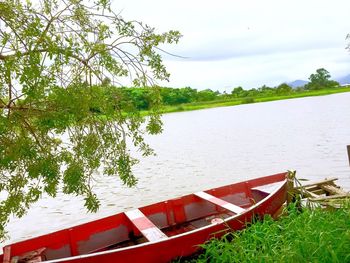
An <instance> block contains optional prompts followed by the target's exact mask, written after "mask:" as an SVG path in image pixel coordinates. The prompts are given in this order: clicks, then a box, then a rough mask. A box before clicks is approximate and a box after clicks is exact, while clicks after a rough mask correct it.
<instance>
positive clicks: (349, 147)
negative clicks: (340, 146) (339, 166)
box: [346, 145, 350, 165]
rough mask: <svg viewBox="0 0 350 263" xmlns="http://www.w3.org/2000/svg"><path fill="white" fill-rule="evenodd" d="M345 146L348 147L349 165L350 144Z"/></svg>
mask: <svg viewBox="0 0 350 263" xmlns="http://www.w3.org/2000/svg"><path fill="white" fill-rule="evenodd" d="M346 148H347V149H348V158H349V165H350V145H348V146H346Z"/></svg>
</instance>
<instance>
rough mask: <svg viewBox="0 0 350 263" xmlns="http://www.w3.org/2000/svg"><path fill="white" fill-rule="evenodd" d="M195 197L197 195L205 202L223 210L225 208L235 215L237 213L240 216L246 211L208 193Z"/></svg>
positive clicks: (201, 193) (199, 193)
mask: <svg viewBox="0 0 350 263" xmlns="http://www.w3.org/2000/svg"><path fill="white" fill-rule="evenodd" d="M194 195H196V196H198V197H200V198H202V199H204V200H207V201H209V202H211V203H213V204H215V205H218V206H221V207H223V208H225V209H227V210H229V211H231V212H233V213H236V214H240V213H243V212H244V211H245V209H244V208H242V207H239V206H237V205H234V204H232V203H229V202H226V201H225V200H223V199H220V198H217V197H215V196H213V195H210V194H208V193H205V192H197V193H194Z"/></svg>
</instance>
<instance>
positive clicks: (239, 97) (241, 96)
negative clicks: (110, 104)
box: [111, 68, 350, 113]
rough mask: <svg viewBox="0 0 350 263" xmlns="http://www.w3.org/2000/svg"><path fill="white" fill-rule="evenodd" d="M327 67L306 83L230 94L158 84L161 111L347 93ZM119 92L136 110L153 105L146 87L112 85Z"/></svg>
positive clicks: (347, 88)
mask: <svg viewBox="0 0 350 263" xmlns="http://www.w3.org/2000/svg"><path fill="white" fill-rule="evenodd" d="M330 78H331V76H330V74H329V72H328V71H327V70H326V69H323V68H321V69H317V70H316V73H314V74H311V75H310V77H309V80H310V82H309V83H307V84H306V85H305V86H302V87H297V88H292V87H291V86H289V85H288V84H286V83H282V84H280V85H278V86H276V87H268V86H266V85H263V86H262V87H259V88H253V89H250V90H245V89H243V88H242V87H236V88H233V89H232V91H231V93H227V92H223V93H220V92H219V91H213V90H211V89H205V90H200V91H198V90H196V89H192V88H190V87H185V88H167V87H159V88H158V91H159V96H160V99H161V101H162V104H163V107H162V109H161V111H162V112H163V113H168V112H177V111H189V110H197V109H204V108H213V107H221V106H234V105H239V104H248V103H255V102H265V101H273V100H282V99H291V98H301V97H308V96H320V95H328V94H334V93H340V92H349V91H350V87H349V86H347V87H342V86H340V85H339V83H337V82H336V81H333V80H330ZM111 89H112V90H113V89H114V90H115V91H118V93H119V95H118V96H119V97H121V98H122V100H123V101H125V102H128V104H129V105H131V106H132V107H133V108H134V109H135V110H139V111H146V112H147V111H148V110H149V109H150V107H151V106H152V101H151V100H150V98H152V96H151V94H150V91H149V89H148V88H119V87H118V88H111Z"/></svg>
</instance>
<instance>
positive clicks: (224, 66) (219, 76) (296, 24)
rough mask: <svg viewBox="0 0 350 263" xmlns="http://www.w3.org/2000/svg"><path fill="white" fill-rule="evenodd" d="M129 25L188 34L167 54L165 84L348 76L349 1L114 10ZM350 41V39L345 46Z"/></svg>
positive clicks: (139, 4)
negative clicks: (320, 71) (325, 73)
mask: <svg viewBox="0 0 350 263" xmlns="http://www.w3.org/2000/svg"><path fill="white" fill-rule="evenodd" d="M113 6H114V8H116V9H117V10H122V13H121V14H122V15H123V16H125V17H126V18H127V19H136V20H141V21H145V22H146V23H148V24H150V25H152V26H154V27H156V28H157V29H159V30H160V31H166V30H170V29H178V30H180V32H181V33H182V34H183V35H184V37H183V38H182V39H181V41H180V43H179V44H178V45H177V46H166V50H167V51H169V52H172V53H175V54H178V55H181V56H185V57H188V59H185V60H179V59H177V58H173V57H168V56H164V59H165V62H166V65H167V66H168V69H169V71H170V73H172V76H171V81H170V83H169V84H167V85H168V86H174V87H183V86H191V87H193V88H198V89H204V88H212V89H215V90H216V89H218V90H225V89H227V87H232V86H235V85H243V86H244V87H245V88H252V87H257V86H261V85H263V84H268V85H277V84H279V83H281V82H283V81H292V80H294V79H307V77H308V76H309V75H310V74H311V73H313V72H314V71H315V70H316V69H317V68H320V67H324V68H326V69H328V70H329V71H330V72H331V74H332V75H333V76H340V75H341V74H347V73H349V69H350V56H349V53H347V52H346V51H345V46H346V43H347V41H346V40H345V37H346V35H347V34H348V33H350V20H348V18H347V17H348V10H350V1H348V0H337V1H323V0H318V1H317V0H308V1H303V0H294V1H277V0H265V1H259V0H246V1H233V0H232V1H229V0H227V1H224V0H217V1H195V0H193V1H184V0H178V1H171V2H170V1H168V2H164V1H160V0H149V1H141V0H139V1H137V0H120V1H116V2H115V3H114V4H113ZM348 42H349V41H348Z"/></svg>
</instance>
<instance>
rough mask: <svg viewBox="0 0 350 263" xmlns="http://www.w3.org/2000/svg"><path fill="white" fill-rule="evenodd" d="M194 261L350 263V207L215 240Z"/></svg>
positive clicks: (266, 223)
mask: <svg viewBox="0 0 350 263" xmlns="http://www.w3.org/2000/svg"><path fill="white" fill-rule="evenodd" d="M203 248H204V252H203V253H202V254H201V255H200V256H199V257H198V258H197V259H195V260H192V262H220V263H221V262H230V263H231V262H350V206H347V207H344V208H342V209H339V210H337V211H326V210H321V209H316V210H308V209H306V210H304V211H303V212H301V213H300V212H298V211H297V209H291V212H290V213H289V215H288V216H286V217H283V218H281V219H280V220H278V221H274V220H273V219H272V218H271V217H265V218H264V220H263V221H260V222H256V223H254V224H252V225H251V226H250V227H248V228H246V229H244V230H242V231H240V232H233V233H229V234H227V235H225V236H224V237H223V238H222V239H220V240H217V239H213V240H211V241H210V242H208V243H207V244H205V245H203Z"/></svg>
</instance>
